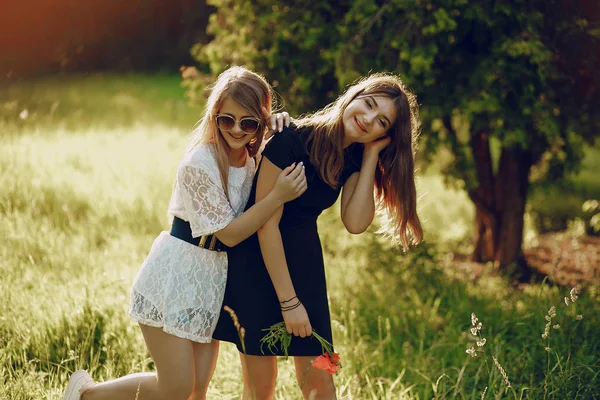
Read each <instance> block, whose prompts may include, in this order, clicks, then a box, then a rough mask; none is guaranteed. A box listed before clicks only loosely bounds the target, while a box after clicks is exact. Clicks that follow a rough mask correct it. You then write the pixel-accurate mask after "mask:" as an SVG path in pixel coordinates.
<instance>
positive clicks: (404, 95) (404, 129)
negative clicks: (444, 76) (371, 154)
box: [295, 73, 423, 250]
mask: <svg viewBox="0 0 600 400" xmlns="http://www.w3.org/2000/svg"><path fill="white" fill-rule="evenodd" d="M366 95H377V96H386V97H388V98H390V99H392V101H393V102H394V105H395V106H396V111H397V117H396V120H395V121H393V122H392V126H391V127H390V129H389V130H388V135H389V136H390V137H391V139H392V140H391V143H390V144H389V145H388V146H387V147H386V148H385V149H383V150H382V151H381V153H380V154H379V161H378V164H377V169H376V171H375V179H374V182H373V185H374V189H375V195H376V198H377V210H378V213H379V214H380V215H381V216H382V217H383V226H382V228H381V229H380V232H382V233H386V234H389V235H390V236H391V237H392V238H394V239H397V240H398V241H399V242H400V244H401V245H402V247H403V249H404V250H407V249H408V248H409V247H410V245H411V244H412V245H415V244H417V243H419V242H420V241H421V240H422V239H423V230H422V228H421V222H420V221H419V217H418V215H417V191H416V186H415V171H414V169H415V154H416V150H417V138H418V136H419V133H420V122H419V107H418V104H417V100H416V96H415V95H414V94H413V93H412V92H411V91H410V90H409V89H408V88H407V87H406V85H405V84H404V83H403V82H402V80H401V79H400V77H399V76H397V75H394V74H388V73H376V74H372V75H370V76H368V77H364V78H361V79H360V80H358V81H357V82H356V83H354V84H353V85H351V86H350V87H348V88H347V90H346V91H345V92H344V93H343V94H341V95H340V96H339V97H338V98H337V100H336V101H334V102H333V103H330V104H329V105H327V106H326V107H324V108H323V109H321V110H319V111H317V112H316V113H314V114H311V115H307V116H304V117H303V118H301V119H299V120H297V121H295V123H296V125H297V126H298V127H299V128H310V130H311V133H310V135H309V138H308V143H309V148H308V152H309V154H310V160H311V162H312V163H313V165H315V166H316V167H317V170H318V171H319V175H320V177H321V179H323V181H324V182H326V183H327V184H328V185H330V186H331V187H334V188H335V187H338V186H339V181H340V176H341V174H342V169H343V166H344V125H343V120H342V115H343V113H344V110H345V109H346V107H348V105H349V104H350V103H351V102H352V101H353V100H355V99H356V98H357V97H359V96H366ZM351 146H361V144H358V143H355V144H352V145H351Z"/></svg>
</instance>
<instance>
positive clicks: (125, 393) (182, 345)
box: [81, 324, 194, 400]
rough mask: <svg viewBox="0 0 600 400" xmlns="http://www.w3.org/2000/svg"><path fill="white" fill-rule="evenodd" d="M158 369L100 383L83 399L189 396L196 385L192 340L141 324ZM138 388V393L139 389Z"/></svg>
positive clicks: (159, 399)
mask: <svg viewBox="0 0 600 400" xmlns="http://www.w3.org/2000/svg"><path fill="white" fill-rule="evenodd" d="M140 328H141V330H142V334H143V335H144V340H145V342H146V347H147V348H148V352H149V353H150V357H152V360H154V365H155V367H156V373H151V372H142V373H137V374H131V375H127V376H124V377H122V378H118V379H115V380H111V381H107V382H103V383H99V384H97V385H95V386H93V387H91V388H89V389H88V390H85V391H84V392H83V393H82V396H81V398H82V399H83V400H95V399H115V400H118V399H127V400H131V399H135V398H136V395H137V398H139V399H144V400H162V399H173V400H179V399H181V400H187V398H188V397H189V396H190V394H191V393H192V389H193V385H194V371H193V365H194V358H193V344H192V341H190V340H187V339H181V338H178V337H176V336H173V335H169V334H168V333H165V332H164V331H163V330H162V328H154V327H151V326H147V325H142V324H140ZM138 391H139V393H138Z"/></svg>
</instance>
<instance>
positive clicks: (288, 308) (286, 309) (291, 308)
mask: <svg viewBox="0 0 600 400" xmlns="http://www.w3.org/2000/svg"><path fill="white" fill-rule="evenodd" d="M301 304H302V302H301V301H300V300H298V301H297V302H296V303H294V304H292V305H289V306H281V311H282V312H285V311H291V310H293V309H295V308H298V307H300V305H301Z"/></svg>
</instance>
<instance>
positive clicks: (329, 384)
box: [298, 370, 336, 400]
mask: <svg viewBox="0 0 600 400" xmlns="http://www.w3.org/2000/svg"><path fill="white" fill-rule="evenodd" d="M311 372H313V373H307V374H306V375H305V376H304V379H303V380H302V381H300V380H299V381H298V384H299V385H300V387H301V389H302V394H303V395H304V398H306V399H327V400H330V399H335V398H336V394H335V385H334V384H333V378H332V377H331V375H329V374H328V373H326V372H323V371H316V370H313V371H311Z"/></svg>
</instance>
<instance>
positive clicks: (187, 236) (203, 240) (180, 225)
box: [171, 217, 227, 251]
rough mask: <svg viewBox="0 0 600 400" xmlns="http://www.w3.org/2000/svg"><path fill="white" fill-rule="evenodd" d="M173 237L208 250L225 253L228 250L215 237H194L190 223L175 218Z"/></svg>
mask: <svg viewBox="0 0 600 400" xmlns="http://www.w3.org/2000/svg"><path fill="white" fill-rule="evenodd" d="M171 236H173V237H176V238H177V239H181V240H183V241H185V242H188V243H189V244H193V245H194V246H198V247H202V248H204V249H207V250H212V251H225V249H226V248H227V246H225V245H224V244H223V243H221V241H220V240H219V239H217V237H216V236H215V235H205V236H199V237H193V236H192V227H191V226H190V223H189V222H187V221H184V220H182V219H181V218H178V217H173V225H171Z"/></svg>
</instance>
